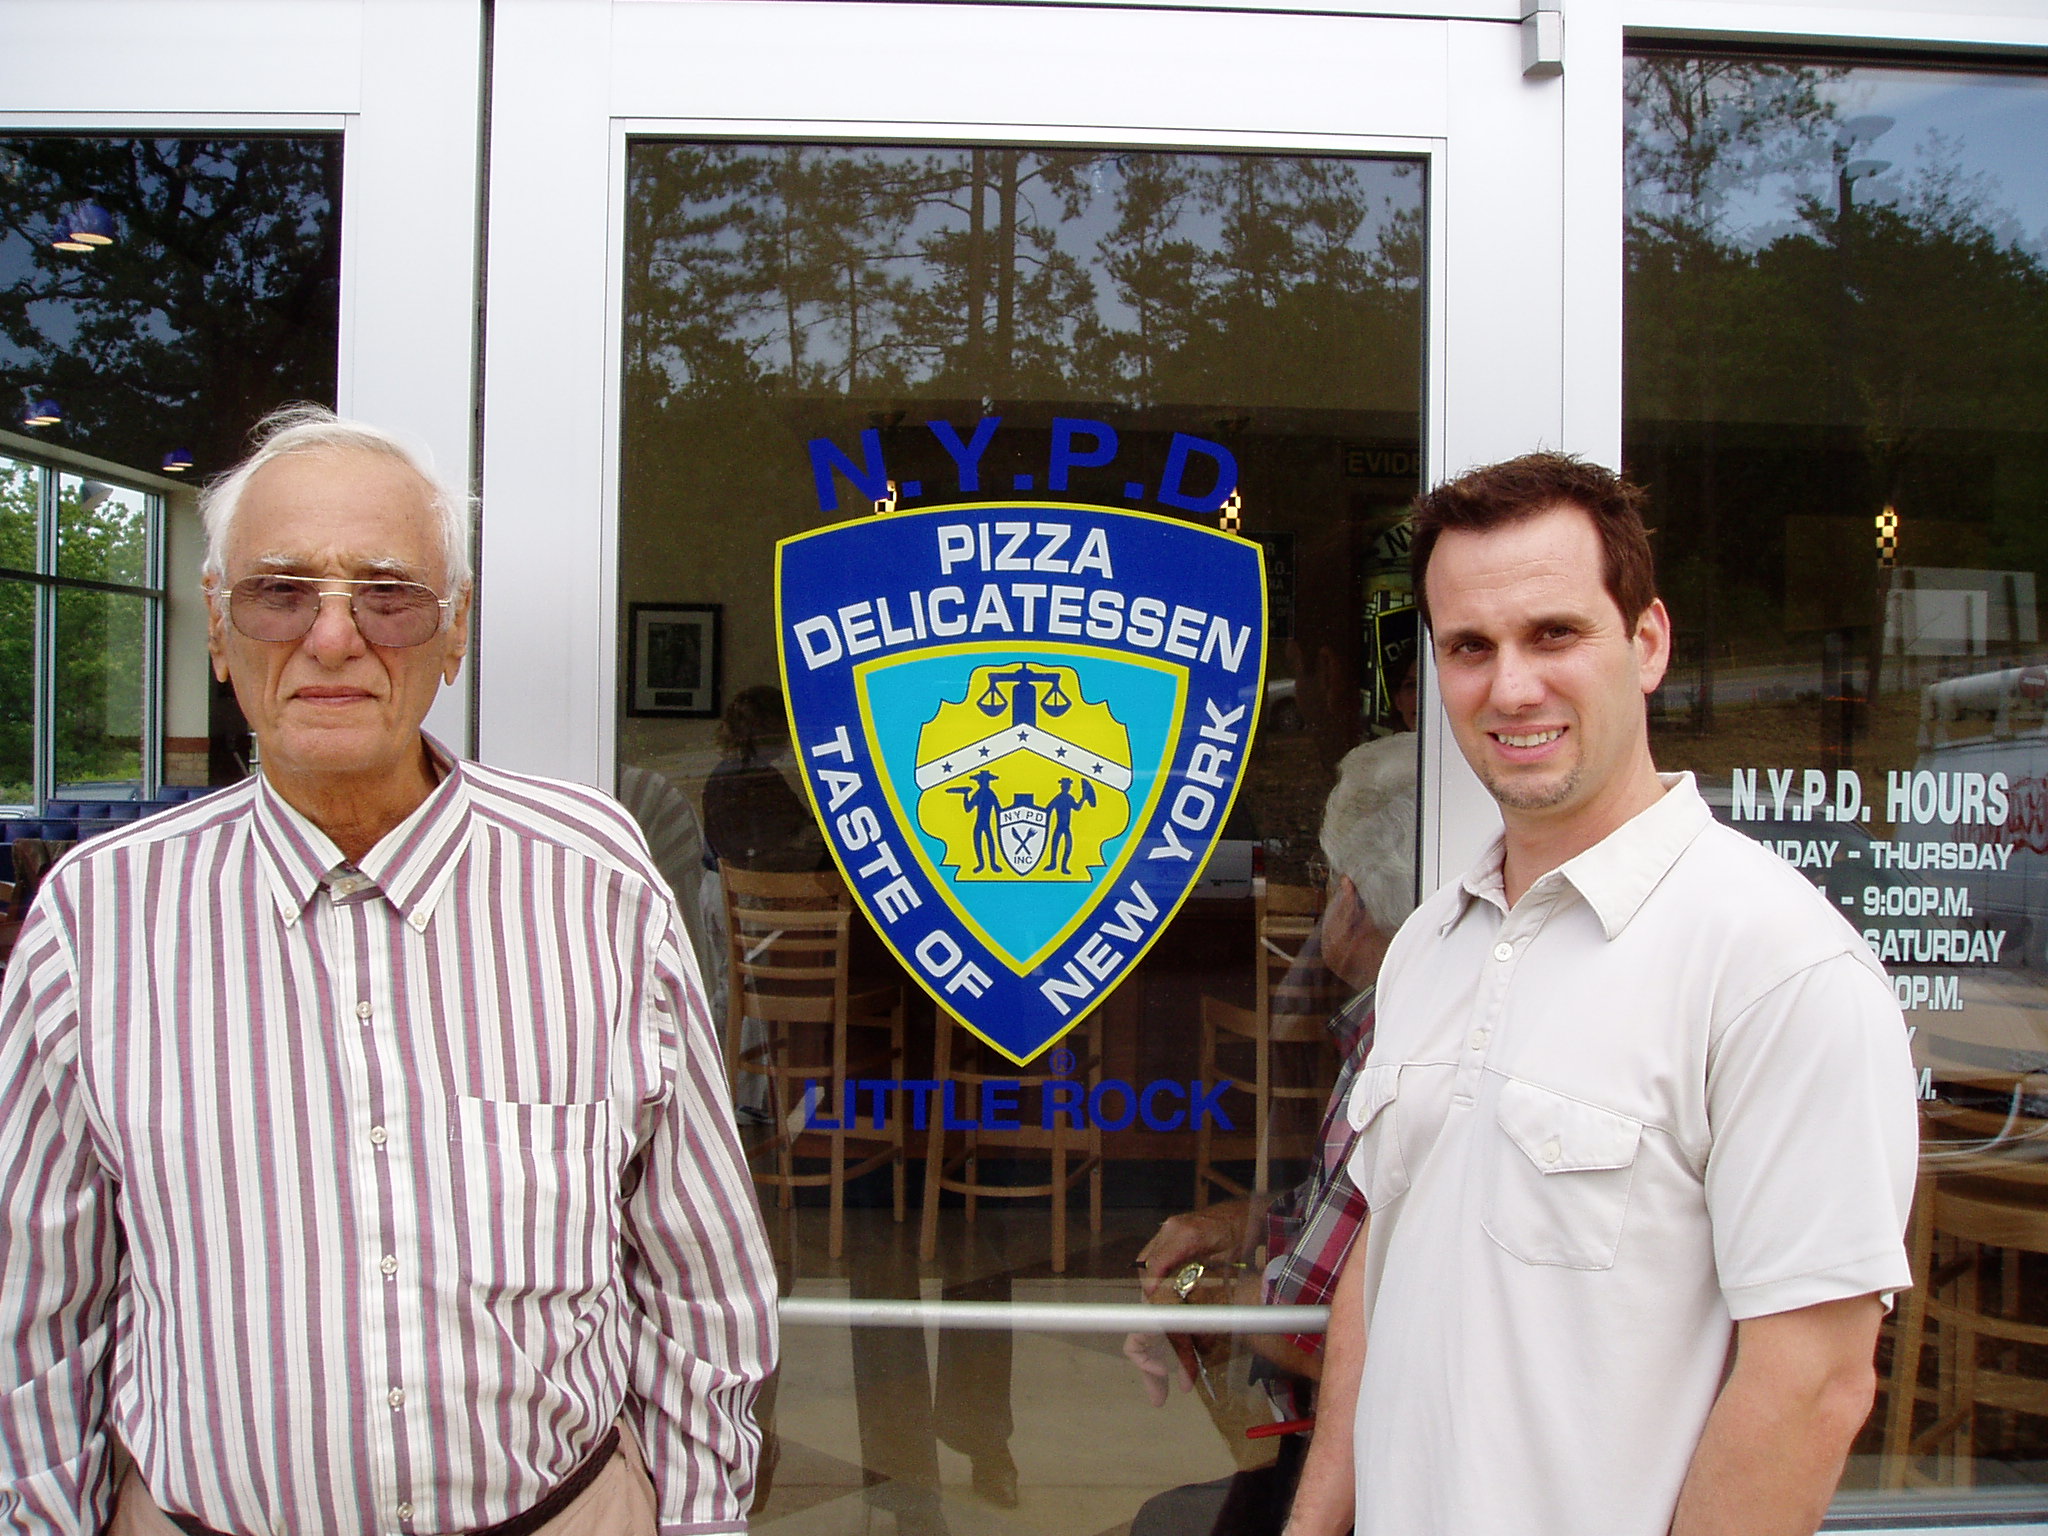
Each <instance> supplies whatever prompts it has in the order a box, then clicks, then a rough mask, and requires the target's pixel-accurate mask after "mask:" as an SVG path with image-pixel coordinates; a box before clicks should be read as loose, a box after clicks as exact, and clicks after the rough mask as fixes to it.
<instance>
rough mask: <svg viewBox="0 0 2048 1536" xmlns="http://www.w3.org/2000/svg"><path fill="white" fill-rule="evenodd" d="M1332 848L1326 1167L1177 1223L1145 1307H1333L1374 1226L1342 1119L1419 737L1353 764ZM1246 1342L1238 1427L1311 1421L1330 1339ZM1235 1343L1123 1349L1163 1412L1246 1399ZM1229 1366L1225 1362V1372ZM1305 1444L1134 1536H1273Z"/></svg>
mask: <svg viewBox="0 0 2048 1536" xmlns="http://www.w3.org/2000/svg"><path fill="white" fill-rule="evenodd" d="M1320 841H1321V843H1322V849H1323V858H1324V860H1325V861H1326V862H1327V864H1328V866H1329V879H1330V882H1331V884H1330V892H1329V900H1328V904H1327V905H1326V906H1325V907H1324V909H1323V915H1322V918H1321V920H1320V922H1319V923H1318V925H1317V931H1316V939H1315V942H1314V943H1313V944H1311V945H1309V946H1307V947H1306V948H1305V949H1304V951H1303V953H1302V955H1301V956H1300V957H1299V958H1298V959H1297V961H1296V962H1295V963H1296V965H1297V966H1312V967H1327V968H1328V969H1329V970H1330V971H1331V972H1332V973H1334V974H1335V975H1337V976H1338V977H1339V978H1341V979H1342V980H1343V981H1344V982H1345V983H1346V984H1347V985H1348V986H1350V987H1351V988H1353V989H1354V990H1353V995H1352V997H1351V998H1350V1000H1349V1001H1348V1002H1346V1003H1345V1005H1344V1006H1343V1007H1342V1008H1341V1009H1339V1010H1338V1011H1337V1012H1336V1014H1334V1015H1333V1016H1332V1017H1331V1019H1330V1024H1329V1028H1330V1038H1331V1042H1332V1044H1333V1045H1334V1046H1335V1048H1336V1052H1337V1056H1338V1059H1339V1061H1340V1063H1341V1065H1340V1067H1339V1069H1338V1073H1337V1080H1336V1084H1335V1086H1334V1087H1333V1088H1332V1090H1331V1093H1330V1100H1329V1105H1328V1107H1327V1108H1326V1109H1325V1110H1324V1113H1323V1119H1322V1126H1321V1133H1320V1135H1319V1136H1318V1138H1317V1146H1318V1147H1319V1149H1320V1155H1319V1156H1317V1157H1316V1158H1315V1159H1314V1160H1313V1161H1312V1162H1311V1164H1310V1167H1309V1170H1308V1173H1307V1175H1306V1176H1305V1177H1304V1178H1303V1179H1302V1181H1301V1182H1300V1183H1299V1184H1297V1185H1296V1186H1294V1187H1293V1188H1292V1189H1288V1190H1285V1191H1283V1192H1281V1193H1280V1194H1278V1195H1277V1196H1275V1195H1269V1194H1265V1193H1255V1194H1253V1195H1252V1196H1251V1197H1250V1198H1249V1199H1244V1200H1232V1201H1227V1202H1224V1203H1222V1204H1217V1205H1210V1206H1205V1207H1203V1208H1202V1209H1201V1210H1198V1211H1187V1212H1183V1213H1182V1214H1180V1215H1178V1216H1172V1217H1169V1218H1167V1220H1166V1221H1165V1222H1164V1223H1162V1224H1161V1226H1160V1228H1159V1230H1158V1232H1156V1233H1155V1234H1154V1235H1153V1237H1152V1239H1151V1241H1150V1242H1148V1243H1147V1244H1146V1245H1145V1246H1144V1248H1142V1249H1141V1250H1140V1251H1139V1253H1138V1262H1139V1263H1140V1264H1142V1265H1143V1266H1144V1269H1145V1274H1144V1279H1143V1282H1142V1283H1143V1286H1144V1291H1145V1297H1146V1299H1147V1300H1148V1301H1154V1302H1158V1303H1161V1304H1163V1305H1168V1306H1174V1305H1189V1304H1193V1305H1196V1306H1199V1305H1200V1304H1201V1303H1202V1302H1205V1301H1224V1302H1239V1303H1247V1304H1248V1303H1254V1302H1258V1301H1261V1300H1263V1301H1264V1302H1265V1303H1266V1304H1267V1305H1270V1306H1323V1305H1327V1304H1328V1302H1329V1300H1330V1294H1331V1292H1332V1291H1333V1290H1334V1289H1335V1287H1336V1283H1337V1275H1338V1273H1339V1271H1340V1270H1341V1269H1342V1268H1343V1265H1344V1261H1345V1258H1346V1256H1347V1255H1348V1254H1349V1253H1350V1251H1351V1244H1352V1240H1353V1238H1354V1237H1355V1236H1356V1234H1357V1232H1358V1228H1359V1223H1360V1222H1361V1221H1362V1220H1363V1218H1364V1216H1365V1201H1364V1198H1363V1197H1362V1196H1361V1195H1360V1194H1359V1192H1358V1186H1357V1185H1355V1184H1353V1183H1352V1182H1351V1178H1350V1176H1349V1174H1348V1173H1346V1171H1345V1159H1346V1157H1347V1156H1348V1154H1349V1152H1350V1150H1351V1125H1350V1122H1349V1121H1348V1120H1347V1119H1346V1118H1345V1113H1344V1111H1345V1104H1346V1102H1347V1101H1348V1099H1349V1097H1350V1088H1351V1083H1352V1080H1353V1078H1354V1077H1355V1075H1356V1073H1357V1071H1358V1068H1359V1067H1360V1066H1362V1065H1363V1064H1364V1062H1365V1058H1366V1052H1367V1051H1368V1050H1369V1049H1370V1048H1371V1045H1372V1033H1373V1028H1372V1025H1373V983H1374V981H1375V979H1376V978H1377V977H1378V974H1379V967H1380V960H1381V958H1382V957H1383V956H1384V955H1385V954H1386V949H1387V943H1388V941H1389V940H1390V939H1391V938H1392V937H1393V935H1394V932H1395V930H1397V929H1398V928H1399V927H1400V926H1401V922H1402V919H1404V918H1405V917H1407V915H1408V913H1409V912H1410V910H1412V909H1413V907H1414V905H1415V737H1414V736H1413V735H1412V734H1408V733H1402V734H1397V735H1392V736H1385V737H1381V738H1380V739H1379V740H1377V741H1369V742H1366V743H1365V744H1364V745H1362V746H1358V747H1354V748H1353V749H1352V750H1351V751H1350V752H1349V753H1347V754H1346V755H1345V757H1344V759H1343V762H1342V763H1341V764H1340V766H1339V769H1338V775H1337V783H1336V786H1335V787H1334V788H1333V789H1332V790H1331V791H1330V796H1329V800H1328V802H1327V804H1326V805H1325V807H1324V810H1323V823H1322V830H1321V834H1320ZM1261 1250H1263V1251H1264V1252H1265V1254H1266V1255H1267V1261H1266V1266H1265V1270H1264V1272H1263V1274H1250V1273H1247V1266H1249V1265H1250V1264H1251V1263H1252V1262H1253V1260H1254V1259H1255V1258H1256V1256H1257V1255H1258V1254H1259V1252H1260V1251H1261ZM1246 1342H1247V1343H1248V1344H1249V1346H1250V1347H1251V1348H1252V1349H1254V1350H1256V1351H1257V1354H1258V1360H1257V1361H1256V1362H1255V1363H1254V1368H1253V1372H1252V1375H1253V1380H1252V1382H1251V1384H1250V1392H1251V1394H1252V1395H1253V1398H1254V1400H1253V1402H1252V1403H1251V1404H1250V1405H1249V1412H1247V1413H1246V1414H1243V1415H1238V1416H1237V1417H1243V1418H1251V1417H1253V1416H1255V1415H1258V1414H1259V1412H1260V1410H1261V1409H1263V1417H1264V1418H1265V1419H1266V1420H1268V1421H1269V1422H1270V1421H1279V1422H1287V1421H1294V1422H1299V1421H1301V1420H1302V1419H1304V1418H1306V1417H1308V1416H1309V1415H1310V1414H1312V1413H1313V1412H1314V1408H1313V1403H1314V1398H1315V1383H1316V1381H1317V1379H1318V1378H1319V1377H1320V1376H1321V1374H1322V1358H1321V1351H1322V1339H1321V1337H1320V1336H1315V1335H1310V1336H1305V1337H1295V1336H1282V1335H1271V1336H1257V1337H1253V1338H1250V1339H1248V1340H1247V1341H1246ZM1229 1344H1230V1341H1229V1339H1228V1336H1224V1335H1206V1336H1205V1335H1201V1334H1199V1333H1183V1332H1179V1331H1176V1332H1175V1333H1174V1335H1173V1336H1172V1339H1171V1344H1170V1346H1168V1345H1167V1340H1166V1339H1164V1338H1162V1337H1161V1336H1160V1335H1156V1334H1153V1335H1138V1334H1134V1335H1132V1337H1131V1338H1130V1339H1128V1340H1127V1341H1126V1343H1125V1353H1126V1354H1127V1355H1129V1356H1130V1358H1131V1360H1132V1361H1133V1362H1134V1363H1135V1364H1136V1365H1137V1366H1138V1368H1139V1369H1140V1370H1141V1371H1142V1372H1143V1373H1144V1381H1145V1386H1146V1391H1147V1393H1148V1395H1149V1396H1150V1397H1151V1399H1152V1403H1153V1406H1154V1407H1160V1406H1163V1405H1164V1404H1165V1402H1166V1395H1167V1390H1168V1383H1169V1381H1171V1382H1173V1383H1175V1384H1176V1385H1178V1386H1179V1387H1180V1388H1181V1389H1182V1390H1183V1391H1186V1390H1190V1389H1192V1388H1193V1387H1194V1386H1195V1385H1196V1383H1197V1381H1198V1379H1205V1380H1206V1381H1207V1382H1208V1391H1209V1392H1210V1393H1215V1392H1218V1391H1223V1390H1235V1387H1234V1385H1232V1386H1226V1385H1225V1383H1224V1382H1223V1381H1222V1380H1220V1379H1219V1374H1218V1372H1217V1371H1212V1370H1211V1368H1210V1365H1209V1358H1210V1357H1212V1356H1217V1355H1219V1354H1221V1353H1223V1352H1227V1350H1228V1348H1229ZM1224 1363H1225V1362H1224V1361H1222V1360H1221V1359H1219V1360H1218V1361H1217V1364H1218V1366H1219V1368H1220V1367H1221V1365H1222V1364H1224ZM1231 1381H1232V1383H1234V1381H1235V1377H1234V1375H1233V1376H1232V1377H1231ZM1218 1417H1219V1426H1220V1427H1221V1426H1224V1425H1226V1424H1228V1426H1229V1427H1228V1430H1227V1432H1234V1433H1237V1434H1240V1435H1241V1434H1242V1429H1243V1427H1244V1426H1243V1425H1242V1424H1236V1423H1234V1422H1231V1417H1232V1416H1229V1415H1219V1416H1218ZM1305 1445H1306V1440H1305V1439H1304V1437H1303V1436H1302V1435H1301V1434H1300V1433H1298V1432H1297V1433H1294V1434H1289V1435H1286V1436H1284V1437H1282V1438H1281V1439H1280V1440H1279V1446H1278V1457H1277V1459H1276V1460H1274V1461H1272V1462H1271V1463H1269V1464H1267V1465H1264V1466H1257V1467H1250V1468H1247V1469H1245V1470H1243V1471H1240V1472H1238V1473H1236V1474H1234V1475H1233V1476H1230V1477H1226V1478H1222V1479H1219V1480H1217V1481H1214V1482H1208V1483H1199V1484H1195V1485H1192V1486H1190V1487H1185V1488H1174V1489H1170V1490H1168V1491H1167V1492H1165V1493H1163V1494H1160V1495H1159V1496H1158V1497H1156V1498H1153V1499H1151V1500H1149V1501H1147V1503H1146V1504H1145V1505H1144V1507H1143V1508H1141V1509H1140V1510H1139V1511H1138V1514H1137V1517H1136V1518H1135V1519H1134V1520H1133V1521H1132V1522H1131V1536H1202V1533H1204V1532H1208V1533H1211V1536H1272V1533H1275V1532H1277V1531H1278V1530H1279V1529H1280V1526H1281V1523H1282V1522H1283V1520H1284V1519H1285V1517H1286V1513H1287V1502H1288V1500H1289V1498H1291V1497H1292V1495H1293V1492H1294V1482H1295V1479H1296V1478H1297V1477H1298V1476H1299V1475H1300V1472H1301V1458H1302V1451H1303V1448H1304V1446H1305ZM1232 1449H1233V1450H1237V1449H1240V1447H1237V1446H1233V1447H1232Z"/></svg>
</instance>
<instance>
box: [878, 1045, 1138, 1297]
mask: <svg viewBox="0 0 2048 1536" xmlns="http://www.w3.org/2000/svg"><path fill="white" fill-rule="evenodd" d="M1060 1050H1066V1051H1070V1052H1072V1053H1073V1058H1074V1065H1073V1067H1072V1069H1071V1070H1070V1071H1067V1072H1059V1073H1055V1072H1051V1071H1041V1072H1036V1073H1033V1072H1026V1071H1024V1070H1022V1069H1021V1068H1019V1067H1017V1066H1016V1065H1015V1064H1014V1063H1012V1062H1010V1061H1008V1060H1007V1059H1003V1058H999V1057H998V1056H997V1055H996V1053H995V1051H994V1050H993V1049H992V1048H991V1047H989V1046H987V1045H985V1044H983V1043H982V1042H981V1041H979V1040H977V1039H976V1038H975V1037H974V1036H972V1035H971V1034H969V1033H968V1031H967V1026H966V1025H964V1024H962V1023H961V1022H960V1021H959V1020H958V1019H956V1018H954V1017H953V1015H952V1014H950V1013H948V1012H947V1011H946V1010H945V1009H943V1008H941V1009H940V1010H939V1011H938V1023H937V1030H936V1033H935V1035H934V1039H933V1044H932V1081H933V1083H934V1085H935V1090H936V1091H935V1092H933V1094H932V1097H931V1103H930V1108H929V1110H928V1112H927V1115H926V1124H925V1173H924V1223H923V1226H922V1228H921V1230H920V1231H919V1234H918V1254H919V1256H920V1257H921V1258H924V1259H930V1258H931V1257H933V1255H934V1254H936V1253H937V1252H938V1242H939V1195H940V1192H941V1191H943V1190H949V1189H950V1190H952V1191H953V1192H954V1193H955V1194H959V1195H962V1196H965V1197H966V1205H967V1220H968V1223H969V1224H970V1225H972V1223H973V1221H974V1215H975V1207H976V1206H977V1205H978V1204H979V1203H980V1202H981V1201H983V1200H1022V1199H1033V1198H1036V1197H1038V1196H1041V1195H1049V1196H1051V1198H1052V1268H1053V1273H1054V1274H1065V1273H1066V1268H1067V1195H1068V1193H1069V1192H1070V1191H1071V1190H1072V1189H1073V1188H1074V1186H1075V1185H1076V1184H1078V1183H1080V1181H1081V1180H1082V1179H1083V1178H1086V1179H1087V1180H1088V1230H1089V1232H1090V1233H1093V1234H1100V1233H1101V1231H1102V1127H1101V1126H1100V1124H1098V1123H1097V1119H1096V1116H1095V1114H1093V1113H1090V1112H1087V1108H1086V1106H1085V1105H1075V1107H1076V1108H1077V1109H1081V1110H1082V1112H1081V1113H1079V1114H1069V1113H1064V1112H1061V1111H1062V1110H1063V1109H1064V1107H1065V1106H1066V1105H1068V1104H1070V1103H1073V1101H1074V1099H1075V1097H1076V1095H1077V1093H1078V1094H1080V1096H1082V1097H1084V1098H1085V1097H1086V1095H1087V1094H1089V1093H1092V1092H1093V1090H1094V1089H1095V1087H1096V1086H1097V1085H1099V1084H1100V1083H1101V1081H1102V1021H1101V1015H1100V1013H1099V1012H1091V1013H1089V1014H1088V1015H1087V1017H1085V1018H1084V1019H1082V1021H1081V1022H1080V1023H1079V1024H1077V1025H1076V1026H1075V1027H1074V1028H1073V1029H1072V1030H1071V1031H1069V1032H1068V1033H1067V1034H1066V1035H1065V1036H1064V1037H1063V1038H1062V1039H1061V1041H1060V1044H1059V1045H1058V1046H1056V1047H1055V1048H1054V1050H1053V1051H1051V1052H1048V1053H1047V1055H1048V1056H1052V1055H1056V1054H1057V1053H1058V1052H1059V1051H1060ZM991 1082H998V1083H1005V1084H1008V1083H1015V1084H1017V1085H1018V1089H1019V1092H1018V1095H1017V1103H1016V1120H1017V1124H1016V1126H1015V1128H1010V1127H1007V1126H1005V1127H1003V1128H1001V1129H990V1128H988V1127H987V1126H986V1125H982V1124H979V1122H985V1121H986V1120H987V1119H988V1118H989V1113H988V1111H989V1101H988V1090H987V1088H986V1087H985V1086H984V1085H986V1084H988V1083H991ZM1054 1083H1062V1084H1065V1083H1072V1084H1077V1085H1079V1086H1078V1088H1077V1089H1067V1090H1064V1091H1058V1092H1056V1097H1055V1100H1054V1112H1052V1113H1047V1112H1046V1109H1045V1107H1044V1104H1045V1093H1046V1090H1047V1087H1048V1085H1051V1084H1054ZM1124 1107H1129V1108H1131V1109H1135V1108H1136V1106H1135V1105H1131V1106H1120V1107H1119V1108H1118V1109H1117V1110H1116V1111H1115V1113H1118V1114H1121V1113H1122V1112H1123V1108H1124ZM949 1118H952V1119H961V1120H974V1121H976V1122H977V1123H978V1128H976V1129H952V1128H949V1127H948V1126H947V1124H946V1122H947V1120H948V1119H949ZM1006 1118H1007V1115H1006ZM1048 1120H1050V1121H1051V1125H1050V1127H1048V1126H1047V1124H1046V1122H1047V1121H1048ZM1077 1120H1078V1121H1080V1122H1081V1124H1079V1125H1077V1124H1076V1123H1075V1122H1076V1121H1077ZM1084 1127H1085V1128H1084ZM954 1137H957V1138H958V1141H957V1142H956V1143H954V1145H955V1148H956V1150H954V1151H953V1152H952V1153H950V1154H948V1152H947V1145H948V1141H949V1139H950V1138H954ZM1020 1152H1021V1153H1027V1154H1030V1155H1031V1158H1032V1160H1033V1161H1034V1162H1035V1161H1036V1158H1037V1155H1038V1154H1040V1153H1043V1154H1044V1155H1045V1157H1046V1159H1047V1167H1046V1177H1045V1180H1044V1182H1043V1183H1022V1184H1013V1183H1005V1182H997V1181H994V1180H990V1179H987V1178H984V1177H983V1175H982V1167H981V1160H982V1158H983V1157H985V1156H986V1157H992V1158H1004V1159H1008V1158H1010V1157H1012V1156H1013V1155H1015V1154H1017V1153H1020Z"/></svg>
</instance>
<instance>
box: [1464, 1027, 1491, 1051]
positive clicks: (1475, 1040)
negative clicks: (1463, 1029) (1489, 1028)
mask: <svg viewBox="0 0 2048 1536" xmlns="http://www.w3.org/2000/svg"><path fill="white" fill-rule="evenodd" d="M1465 1043H1466V1044H1467V1045H1469V1046H1471V1047H1472V1049H1473V1050H1475V1051H1476V1050H1478V1049H1479V1047H1481V1046H1482V1045H1484V1044H1486V1031H1485V1030H1483V1029H1475V1030H1473V1031H1472V1033H1471V1034H1470V1035H1468V1036H1466V1038H1465Z"/></svg>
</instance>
